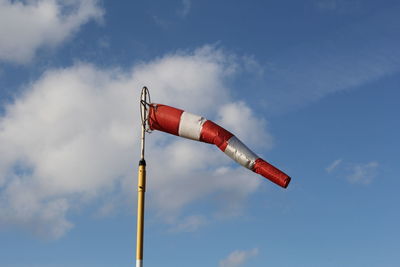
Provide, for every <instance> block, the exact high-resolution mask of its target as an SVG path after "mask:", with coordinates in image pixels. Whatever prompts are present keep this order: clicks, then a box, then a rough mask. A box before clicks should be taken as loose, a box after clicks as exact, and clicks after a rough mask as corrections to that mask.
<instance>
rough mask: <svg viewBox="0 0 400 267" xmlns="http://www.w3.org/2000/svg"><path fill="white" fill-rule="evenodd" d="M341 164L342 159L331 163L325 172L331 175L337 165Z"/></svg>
mask: <svg viewBox="0 0 400 267" xmlns="http://www.w3.org/2000/svg"><path fill="white" fill-rule="evenodd" d="M340 163H342V159H337V160H335V161H333V162H332V163H331V164H330V165H329V166H328V167H326V169H325V170H326V172H328V173H331V172H332V171H333V170H335V169H336V168H337V167H338V166H339V164H340Z"/></svg>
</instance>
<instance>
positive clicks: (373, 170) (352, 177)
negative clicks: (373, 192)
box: [347, 161, 379, 184]
mask: <svg viewBox="0 0 400 267" xmlns="http://www.w3.org/2000/svg"><path fill="white" fill-rule="evenodd" d="M378 167H379V164H378V162H376V161H371V162H369V163H365V164H353V165H352V166H350V173H349V174H348V175H347V179H348V181H349V182H351V183H358V184H370V183H371V182H372V181H373V180H374V179H375V178H376V177H377V174H378V173H377V169H378Z"/></svg>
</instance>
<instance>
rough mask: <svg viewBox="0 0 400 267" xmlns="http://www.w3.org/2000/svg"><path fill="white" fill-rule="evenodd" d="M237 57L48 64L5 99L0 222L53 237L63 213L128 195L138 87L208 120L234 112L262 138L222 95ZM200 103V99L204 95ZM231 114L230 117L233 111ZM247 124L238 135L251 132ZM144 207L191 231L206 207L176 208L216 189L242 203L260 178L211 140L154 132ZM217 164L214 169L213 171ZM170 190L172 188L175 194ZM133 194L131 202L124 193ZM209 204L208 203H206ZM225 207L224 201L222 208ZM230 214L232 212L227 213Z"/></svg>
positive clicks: (246, 110) (192, 55) (103, 211)
mask: <svg viewBox="0 0 400 267" xmlns="http://www.w3.org/2000/svg"><path fill="white" fill-rule="evenodd" d="M237 60H240V59H239V58H238V57H234V56H232V55H230V54H229V53H226V52H225V51H223V50H221V49H217V48H215V47H213V46H204V47H201V48H199V49H196V50H195V51H188V52H178V53H171V54H168V55H166V56H164V57H161V58H159V59H156V60H153V61H149V62H147V63H141V64H138V65H135V66H133V68H131V69H129V70H121V69H100V68H97V67H96V66H93V65H90V64H85V63H78V64H75V65H73V66H71V67H68V68H63V69H53V70H49V71H47V72H46V73H44V74H43V76H42V77H41V78H40V79H38V80H37V81H35V82H33V83H32V84H29V85H27V88H26V89H25V93H24V94H23V95H21V96H20V97H18V98H17V99H15V101H14V102H13V103H10V104H9V105H8V106H6V107H5V113H4V115H3V116H2V117H0V147H1V154H0V225H4V224H5V225H10V224H12V225H19V226H20V227H22V228H28V229H31V230H32V231H34V232H35V233H38V234H39V235H45V236H46V235H47V236H49V237H51V238H57V237H60V236H62V235H63V234H65V233H66V232H67V231H68V230H69V229H70V228H71V227H72V226H73V222H72V221H70V219H69V214H70V212H73V210H74V209H77V208H79V209H82V208H84V207H85V205H86V204H88V203H94V204H93V205H95V204H96V203H97V204H99V205H100V206H101V203H107V202H108V203H112V204H110V205H103V206H101V207H99V211H98V214H99V215H102V216H107V214H110V212H111V211H112V210H115V209H117V208H118V206H120V205H121V204H122V203H125V202H126V201H125V202H124V201H122V200H119V199H116V200H113V201H107V199H106V200H104V198H107V197H108V196H109V195H110V194H111V195H121V196H122V195H123V196H124V197H125V198H126V199H131V198H132V197H134V196H135V191H136V190H134V188H135V182H134V179H132V176H133V175H134V173H136V171H135V169H134V168H135V167H134V166H135V164H132V162H137V160H138V156H139V153H138V154H137V155H136V154H135V153H134V151H138V152H139V141H138V137H139V129H140V127H139V115H138V97H139V91H140V88H141V87H142V86H143V85H147V86H148V87H149V88H150V90H151V94H152V99H153V100H154V101H159V102H162V103H165V104H169V105H173V106H177V107H180V108H182V109H187V110H188V111H190V112H193V113H197V114H200V115H204V116H207V117H208V118H210V119H215V118H218V116H219V115H220V114H222V118H223V120H224V121H226V122H227V123H228V124H229V123H230V122H233V121H232V120H234V118H231V116H230V112H232V113H234V114H236V113H237V112H238V111H239V112H242V113H243V114H242V115H243V116H244V117H243V116H242V117H240V118H245V119H246V120H248V121H249V123H250V124H251V125H252V124H257V125H259V126H260V127H258V128H257V131H258V133H259V134H260V135H262V136H269V134H268V132H267V130H266V128H265V125H266V124H265V121H264V120H263V119H262V118H259V117H257V116H256V113H255V112H253V111H252V110H251V108H250V107H249V106H247V105H246V104H245V103H243V102H238V101H237V100H235V99H232V97H231V96H230V89H229V88H228V87H227V86H226V81H227V80H228V79H230V78H232V76H235V75H236V74H237V73H238V72H240V71H241V70H240V69H239V68H238V66H239V65H240V64H238V63H239V62H237ZM205 95H206V96H207V101H201V100H202V99H203V98H204V96H205ZM240 118H238V119H240ZM253 131H254V129H253V128H246V129H245V130H244V131H241V132H240V134H241V135H243V136H246V137H249V140H250V141H251V140H252V139H253V137H252V132H253ZM146 149H147V161H148V174H149V175H151V177H152V178H151V179H149V188H151V191H150V190H149V191H150V192H149V193H150V194H151V197H149V202H148V204H149V205H148V207H149V208H150V210H151V211H153V212H152V213H153V214H156V216H158V218H161V219H162V221H164V222H166V223H168V224H170V225H171V227H172V228H173V227H174V225H175V228H176V229H179V230H180V231H193V230H196V229H197V228H198V227H200V226H202V225H203V224H204V223H205V219H204V218H205V217H202V216H206V217H209V215H211V217H212V216H213V212H217V211H216V210H215V209H209V212H210V214H204V215H203V214H198V215H196V216H189V217H186V219H184V220H183V221H182V222H180V221H179V220H177V218H181V214H182V213H183V212H182V211H183V210H184V208H185V207H187V206H188V205H190V204H193V203H194V202H196V201H201V200H204V199H207V197H208V196H210V195H213V194H215V193H216V192H218V195H224V196H227V197H226V198H225V199H226V201H224V200H222V201H220V200H217V201H220V202H219V203H220V204H221V205H222V206H223V207H226V206H228V207H231V206H235V207H236V210H235V212H236V213H235V214H237V212H238V209H237V207H241V206H242V205H243V202H244V200H245V199H246V198H247V196H248V195H250V194H252V193H253V192H255V191H256V190H257V188H258V186H259V184H260V183H261V181H262V180H261V179H260V178H259V177H257V176H256V175H254V173H252V172H250V171H248V170H247V169H245V168H243V167H241V166H236V165H234V166H232V164H231V160H230V159H229V158H227V157H226V156H225V155H224V154H223V153H221V152H220V151H218V149H215V148H214V147H213V146H211V145H207V144H202V143H199V142H193V141H189V140H184V139H181V138H177V137H176V138H173V137H171V136H168V135H166V134H163V133H160V132H154V133H152V134H151V135H149V138H148V139H147V147H146ZM221 168H223V169H224V171H221ZM177 192H180V193H179V194H177ZM129 202H130V203H132V202H134V201H133V200H130V201H129ZM212 206H215V205H212ZM224 210H225V209H224ZM232 214H233V213H232Z"/></svg>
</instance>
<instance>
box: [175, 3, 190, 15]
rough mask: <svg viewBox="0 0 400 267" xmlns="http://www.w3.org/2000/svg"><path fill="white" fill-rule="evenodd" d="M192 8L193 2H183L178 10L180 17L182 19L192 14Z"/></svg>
mask: <svg viewBox="0 0 400 267" xmlns="http://www.w3.org/2000/svg"><path fill="white" fill-rule="evenodd" d="M191 7H192V2H191V0H182V6H181V8H179V10H178V15H179V16H181V17H182V18H184V17H186V16H187V15H188V14H189V12H190V9H191Z"/></svg>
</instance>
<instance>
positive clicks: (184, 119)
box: [148, 103, 290, 188]
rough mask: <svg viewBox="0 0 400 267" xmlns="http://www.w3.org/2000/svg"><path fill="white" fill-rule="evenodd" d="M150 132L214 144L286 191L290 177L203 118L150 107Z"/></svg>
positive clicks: (168, 107)
mask: <svg viewBox="0 0 400 267" xmlns="http://www.w3.org/2000/svg"><path fill="white" fill-rule="evenodd" d="M148 123H149V127H150V129H151V130H159V131H162V132H166V133H170V134H174V135H177V136H181V137H185V138H188V139H192V140H197V141H200V142H205V143H209V144H214V145H216V146H217V147H218V148H219V149H221V150H222V151H223V152H224V153H225V154H226V155H228V156H229V157H230V158H231V159H233V160H234V161H236V162H237V163H239V164H240V165H242V166H244V167H246V168H247V169H249V170H252V171H253V172H255V173H258V174H260V175H262V176H264V177H265V178H267V179H269V180H271V181H272V182H274V183H276V184H277V185H280V186H282V187H283V188H286V187H287V186H288V185H289V182H290V177H289V176H288V175H287V174H285V173H284V172H282V171H281V170H279V169H277V168H276V167H274V166H272V165H271V164H269V163H268V162H266V161H265V160H263V159H262V158H260V157H258V156H257V155H256V154H255V153H254V152H253V151H251V150H250V149H249V148H248V147H247V146H245V145H244V144H243V143H242V142H241V141H240V140H239V139H238V138H237V137H236V136H234V135H233V134H232V133H230V132H229V131H227V130H225V129H224V128H222V127H221V126H219V125H217V124H216V123H214V122H212V121H210V120H207V119H205V118H204V117H201V116H198V115H195V114H192V113H189V112H186V111H183V110H181V109H177V108H174V107H170V106H167V105H162V104H155V103H151V104H150V110H149V117H148Z"/></svg>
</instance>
